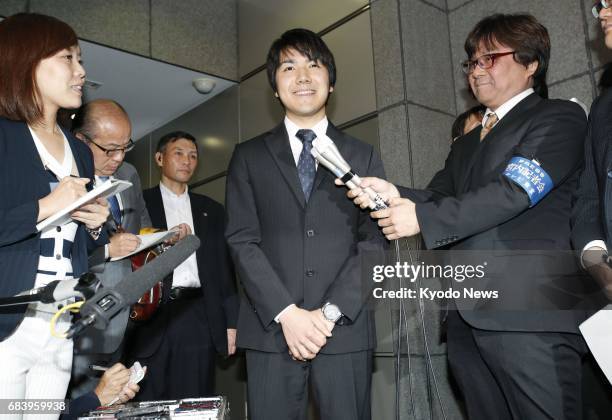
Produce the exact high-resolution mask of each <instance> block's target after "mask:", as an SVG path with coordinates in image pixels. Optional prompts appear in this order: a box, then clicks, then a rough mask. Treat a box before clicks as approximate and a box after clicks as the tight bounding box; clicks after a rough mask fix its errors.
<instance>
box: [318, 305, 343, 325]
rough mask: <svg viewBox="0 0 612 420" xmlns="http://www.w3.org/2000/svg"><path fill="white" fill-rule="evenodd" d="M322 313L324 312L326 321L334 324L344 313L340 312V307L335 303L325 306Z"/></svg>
mask: <svg viewBox="0 0 612 420" xmlns="http://www.w3.org/2000/svg"><path fill="white" fill-rule="evenodd" d="M321 311H322V312H323V317H324V318H325V319H326V320H328V321H331V322H333V323H334V324H335V323H336V322H337V321H338V320H339V319H340V318H342V312H340V308H338V306H337V305H334V304H333V303H329V302H327V303H326V304H325V305H323V307H322V308H321Z"/></svg>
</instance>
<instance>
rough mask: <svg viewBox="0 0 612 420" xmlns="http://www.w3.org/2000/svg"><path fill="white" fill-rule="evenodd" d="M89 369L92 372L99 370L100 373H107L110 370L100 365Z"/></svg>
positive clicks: (91, 366) (90, 366)
mask: <svg viewBox="0 0 612 420" xmlns="http://www.w3.org/2000/svg"><path fill="white" fill-rule="evenodd" d="M89 369H91V370H99V371H100V372H105V371H107V370H108V367H106V366H99V365H89Z"/></svg>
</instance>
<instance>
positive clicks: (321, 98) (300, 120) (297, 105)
mask: <svg viewBox="0 0 612 420" xmlns="http://www.w3.org/2000/svg"><path fill="white" fill-rule="evenodd" d="M275 77H276V86H277V91H276V93H275V94H276V97H278V98H279V99H280V101H281V102H282V104H283V106H284V107H285V112H286V114H287V117H288V118H289V119H290V120H291V121H293V122H294V123H296V124H298V125H299V126H301V127H305V128H309V127H311V126H313V125H315V124H316V123H317V122H319V121H320V120H321V119H322V118H323V117H324V116H325V104H326V102H327V98H328V96H329V94H330V93H331V92H332V91H333V87H331V86H330V85H329V73H328V71H327V69H326V68H325V66H323V64H321V62H320V61H314V60H310V59H309V58H308V57H307V56H305V55H302V54H301V53H299V52H298V51H296V50H294V49H289V50H287V51H283V52H281V55H280V65H279V67H278V69H277V70H276V76H275Z"/></svg>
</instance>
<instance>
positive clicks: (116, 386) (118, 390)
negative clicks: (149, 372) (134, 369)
mask: <svg viewBox="0 0 612 420" xmlns="http://www.w3.org/2000/svg"><path fill="white" fill-rule="evenodd" d="M129 380H130V370H129V369H128V368H126V367H125V366H123V365H122V364H121V363H115V364H114V365H113V366H112V367H110V368H109V369H108V370H107V371H106V372H104V375H102V378H100V382H98V386H96V389H95V390H94V392H95V393H96V395H97V396H98V399H99V400H100V404H101V405H103V406H104V405H108V404H110V403H111V402H112V401H113V400H115V398H117V397H118V398H119V400H118V402H121V403H124V402H127V401H129V400H131V399H132V398H134V397H135V396H136V393H137V392H138V391H139V390H140V387H139V386H138V385H137V384H128V382H129Z"/></svg>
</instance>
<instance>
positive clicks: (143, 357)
mask: <svg viewBox="0 0 612 420" xmlns="http://www.w3.org/2000/svg"><path fill="white" fill-rule="evenodd" d="M143 196H144V199H145V202H146V205H147V209H149V214H150V215H151V221H152V223H153V227H157V228H161V229H164V230H165V229H168V226H167V224H166V214H165V211H164V206H163V201H162V196H161V192H160V189H159V186H157V187H154V188H151V189H148V190H145V191H144V192H143ZM189 199H190V202H191V214H192V217H193V224H194V229H195V232H194V234H195V235H196V236H198V238H199V239H200V240H201V242H202V244H201V246H200V248H199V249H198V250H197V252H196V260H197V265H198V275H199V277H200V282H201V286H202V291H203V293H202V295H200V296H198V297H195V298H189V299H185V300H182V299H179V300H176V301H172V300H167V303H166V304H164V305H162V307H161V308H160V309H159V310H158V312H157V313H156V314H155V316H154V318H153V319H151V320H150V321H149V322H145V323H143V324H138V325H135V326H134V328H133V331H132V332H131V333H130V341H129V344H128V347H129V348H128V350H127V351H128V354H129V356H130V357H129V359H130V361H131V360H139V361H140V362H141V364H143V365H145V364H148V363H150V365H149V368H148V369H149V371H148V372H147V376H146V377H145V378H146V380H143V382H142V389H141V391H140V393H139V394H138V397H139V399H140V400H157V399H176V398H185V397H201V396H205V395H211V394H212V393H213V389H212V388H213V377H214V376H213V374H214V358H215V354H216V353H219V354H227V329H228V328H235V327H236V318H237V315H238V298H237V295H236V289H235V284H234V276H233V270H232V267H231V263H230V258H229V254H228V252H227V247H226V244H225V238H224V237H223V228H224V226H225V223H224V219H225V212H224V210H223V206H222V205H221V204H219V203H217V202H216V201H214V200H212V199H210V198H208V197H206V196H204V195H200V194H195V193H191V192H190V193H189ZM166 292H167V291H166Z"/></svg>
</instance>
